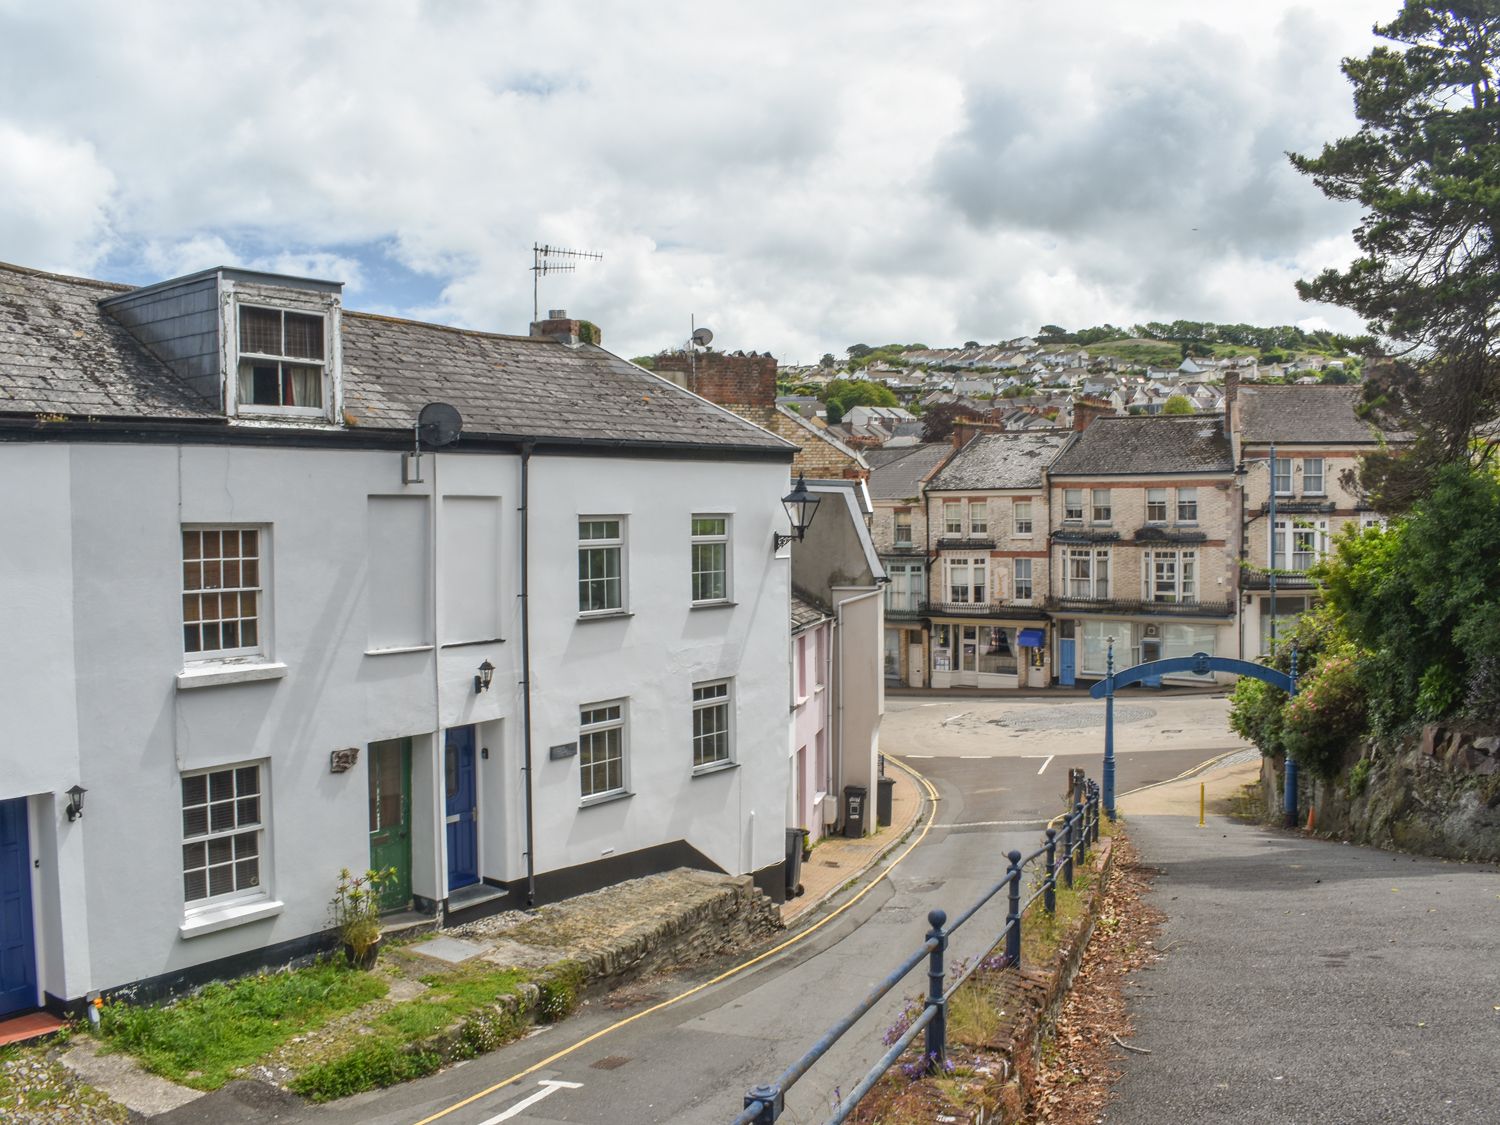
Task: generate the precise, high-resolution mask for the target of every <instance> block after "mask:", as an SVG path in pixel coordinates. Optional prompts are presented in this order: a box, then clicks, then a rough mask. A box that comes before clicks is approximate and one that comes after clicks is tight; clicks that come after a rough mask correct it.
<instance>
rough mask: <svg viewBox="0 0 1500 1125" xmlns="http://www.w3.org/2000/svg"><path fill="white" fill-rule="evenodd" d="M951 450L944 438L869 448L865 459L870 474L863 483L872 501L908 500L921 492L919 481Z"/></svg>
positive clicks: (941, 461) (925, 477)
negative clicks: (915, 443)
mask: <svg viewBox="0 0 1500 1125" xmlns="http://www.w3.org/2000/svg"><path fill="white" fill-rule="evenodd" d="M952 452H953V446H952V445H951V444H949V443H948V442H946V441H932V442H927V443H926V444H924V445H910V446H906V447H904V448H900V449H868V450H866V451H865V460H866V461H867V462H869V465H870V476H869V479H868V480H867V481H866V482H865V485H866V487H867V488H868V489H869V490H870V499H872V500H909V499H911V498H912V497H914V496H916V495H917V493H918V492H919V491H921V486H922V482H923V481H924V480H926V479H927V476H928V474H930V473H931V472H932V471H933V469H935V468H937V467H938V466H939V465H941V464H942V463H943V458H945V457H947V456H948V455H949V454H950V453H952Z"/></svg>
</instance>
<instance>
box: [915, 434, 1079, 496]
mask: <svg viewBox="0 0 1500 1125" xmlns="http://www.w3.org/2000/svg"><path fill="white" fill-rule="evenodd" d="M1068 437H1069V432H1068V431H1066V430H1038V431H1019V432H1015V431H1007V432H1004V433H998V434H979V435H978V436H977V437H974V438H973V439H971V440H970V441H969V443H968V444H967V445H965V446H964V447H963V448H962V449H961V450H959V451H958V453H957V454H955V455H954V457H953V460H951V461H949V462H948V464H947V465H945V466H944V467H943V471H942V472H940V473H938V475H937V476H936V477H934V478H933V481H932V484H931V485H930V486H929V487H930V488H932V489H934V490H939V491H948V490H953V489H963V490H971V489H990V488H1040V487H1041V485H1042V473H1043V471H1044V470H1045V469H1047V467H1048V466H1049V465H1051V464H1052V460H1053V458H1055V457H1056V456H1057V453H1058V450H1060V449H1061V448H1062V447H1063V444H1064V443H1065V442H1066V441H1067V440H1068Z"/></svg>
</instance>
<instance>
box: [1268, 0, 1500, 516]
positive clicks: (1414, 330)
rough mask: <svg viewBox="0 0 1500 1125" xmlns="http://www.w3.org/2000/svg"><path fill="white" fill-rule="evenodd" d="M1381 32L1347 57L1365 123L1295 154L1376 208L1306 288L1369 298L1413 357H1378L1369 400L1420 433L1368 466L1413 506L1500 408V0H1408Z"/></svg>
mask: <svg viewBox="0 0 1500 1125" xmlns="http://www.w3.org/2000/svg"><path fill="white" fill-rule="evenodd" d="M1375 33H1376V34H1377V35H1380V36H1382V37H1383V38H1385V39H1388V40H1390V41H1391V44H1392V45H1389V46H1388V45H1382V46H1378V47H1376V48H1375V49H1374V50H1373V51H1372V52H1370V54H1369V55H1368V56H1366V57H1365V58H1360V59H1354V58H1350V59H1345V60H1344V63H1343V70H1344V74H1345V75H1346V76H1347V77H1348V78H1349V81H1350V82H1351V83H1352V84H1353V86H1354V110H1355V114H1356V116H1357V117H1358V118H1359V121H1360V127H1359V130H1358V131H1357V132H1356V133H1355V134H1354V135H1353V136H1351V137H1343V138H1341V139H1339V140H1336V141H1333V142H1331V143H1329V144H1325V145H1324V146H1323V150H1322V152H1321V153H1320V154H1318V155H1317V156H1305V155H1297V154H1288V155H1289V157H1290V159H1291V162H1292V165H1293V167H1295V168H1296V169H1297V170H1298V171H1299V172H1303V173H1304V174H1306V175H1308V176H1310V177H1311V178H1312V180H1313V182H1314V183H1315V184H1316V185H1317V186H1318V188H1319V189H1320V190H1321V191H1322V192H1323V193H1324V194H1325V195H1327V196H1329V197H1330V198H1332V199H1338V200H1347V201H1357V202H1359V203H1360V204H1362V205H1363V206H1364V208H1365V214H1364V217H1363V219H1362V220H1361V222H1360V224H1359V226H1358V227H1356V228H1355V230H1354V239H1355V242H1356V243H1357V244H1358V245H1359V248H1360V257H1358V258H1357V259H1356V260H1355V261H1354V262H1353V263H1351V264H1350V265H1349V267H1348V268H1347V269H1343V270H1338V269H1327V270H1324V271H1323V272H1322V273H1321V274H1319V275H1318V276H1317V277H1315V278H1313V279H1312V280H1311V281H1299V282H1298V283H1297V291H1298V293H1299V294H1301V296H1302V298H1303V299H1304V300H1309V301H1327V302H1330V303H1332V304H1336V305H1343V306H1344V307H1346V308H1349V309H1352V310H1354V311H1355V312H1357V313H1359V314H1360V315H1361V316H1363V317H1365V319H1366V320H1367V321H1368V324H1369V330H1370V331H1371V332H1372V333H1375V334H1377V335H1379V336H1381V337H1384V338H1385V339H1386V340H1387V341H1389V342H1390V344H1391V345H1392V346H1393V347H1394V348H1395V349H1396V350H1398V351H1400V352H1401V353H1402V354H1403V356H1404V361H1403V362H1400V363H1387V364H1379V365H1373V364H1372V365H1368V366H1367V367H1366V371H1365V375H1366V379H1365V402H1366V405H1367V407H1368V409H1369V411H1370V412H1371V414H1372V415H1373V416H1374V417H1375V418H1376V419H1377V420H1379V421H1381V422H1382V423H1383V424H1385V425H1386V426H1387V427H1388V428H1392V429H1406V430H1409V431H1410V432H1412V434H1413V435H1414V436H1415V439H1416V440H1415V445H1414V448H1413V450H1412V451H1411V454H1410V455H1409V456H1407V457H1404V458H1402V459H1401V461H1400V462H1399V463H1397V462H1395V461H1393V460H1392V459H1391V458H1390V457H1389V456H1385V457H1380V456H1377V457H1374V458H1371V459H1368V460H1367V464H1366V470H1365V472H1364V474H1363V475H1362V478H1361V479H1362V481H1363V482H1364V483H1365V484H1366V485H1367V486H1370V487H1373V488H1374V489H1375V491H1376V492H1377V496H1376V500H1377V502H1378V503H1379V504H1380V505H1381V506H1382V507H1383V508H1386V509H1388V510H1400V509H1405V508H1406V507H1408V506H1410V504H1411V503H1413V502H1414V501H1415V500H1416V498H1417V497H1419V496H1421V495H1423V494H1425V493H1426V492H1427V491H1428V490H1429V489H1430V487H1431V484H1432V482H1433V480H1434V479H1435V477H1436V474H1437V470H1438V468H1439V467H1440V466H1441V465H1443V464H1445V463H1449V462H1453V461H1459V460H1464V459H1467V458H1468V457H1469V456H1470V453H1471V447H1472V441H1473V437H1474V434H1475V431H1476V430H1477V429H1478V428H1479V427H1480V426H1482V425H1483V424H1484V423H1486V422H1488V421H1489V420H1491V419H1493V418H1494V417H1495V416H1496V414H1497V413H1500V356H1497V350H1500V349H1497V343H1500V90H1497V87H1496V72H1497V64H1500V4H1497V3H1496V0H1458V2H1449V3H1438V2H1436V0H1406V3H1405V4H1404V6H1403V7H1402V9H1401V11H1400V12H1399V13H1398V14H1397V16H1396V18H1395V19H1393V20H1392V21H1391V22H1390V23H1388V24H1386V25H1385V26H1383V27H1382V26H1377V27H1376V28H1375Z"/></svg>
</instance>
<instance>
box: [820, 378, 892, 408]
mask: <svg viewBox="0 0 1500 1125" xmlns="http://www.w3.org/2000/svg"><path fill="white" fill-rule="evenodd" d="M823 401H824V402H825V403H826V404H828V405H829V406H832V405H833V404H834V403H835V402H837V403H838V404H839V408H840V409H839V413H840V416H842V415H843V414H846V413H848V411H849V408H850V407H853V406H896V405H897V404H898V402H899V400H898V399H897V398H896V392H894V391H893V390H891V388H890V387H887V386H884V385H882V384H880V383H872V382H870V381H869V380H867V379H834V380H831V381H830V382H829V384H828V386H826V387H825V388H823Z"/></svg>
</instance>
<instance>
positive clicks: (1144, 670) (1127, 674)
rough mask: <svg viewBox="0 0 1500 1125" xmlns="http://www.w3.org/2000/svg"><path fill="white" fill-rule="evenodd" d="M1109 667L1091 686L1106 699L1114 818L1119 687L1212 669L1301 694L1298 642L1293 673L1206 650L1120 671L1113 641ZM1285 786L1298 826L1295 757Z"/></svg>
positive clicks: (1289, 812)
mask: <svg viewBox="0 0 1500 1125" xmlns="http://www.w3.org/2000/svg"><path fill="white" fill-rule="evenodd" d="M1106 667H1107V668H1108V671H1107V672H1106V673H1105V676H1104V679H1102V680H1100V681H1099V682H1098V683H1097V684H1095V685H1094V686H1093V687H1091V688H1089V694H1090V695H1091V696H1093V697H1094V698H1095V699H1102V700H1104V811H1105V813H1106V814H1108V816H1109V819H1110V820H1114V818H1115V689H1116V688H1120V687H1128V686H1129V685H1131V684H1134V683H1139V682H1140V681H1141V680H1146V679H1159V678H1160V677H1161V676H1164V675H1169V674H1172V673H1175V672H1191V673H1193V674H1195V675H1199V676H1206V675H1208V674H1209V673H1210V672H1232V673H1233V674H1234V675H1236V676H1251V677H1253V678H1254V679H1257V680H1264V681H1265V682H1266V683H1268V684H1271V685H1272V686H1273V687H1279V688H1280V689H1281V690H1282V691H1284V692H1286V693H1287V694H1288V695H1296V694H1297V648H1296V646H1295V645H1293V646H1292V670H1291V673H1290V674H1288V673H1286V672H1282V671H1280V670H1278V669H1276V668H1268V667H1267V666H1266V665H1264V664H1256V663H1254V662H1252V661H1249V660H1235V659H1233V658H1232V657H1228V656H1209V655H1208V653H1206V652H1195V653H1193V655H1192V656H1173V657H1168V658H1167V659H1166V660H1148V661H1147V662H1146V663H1144V664H1137V665H1136V666H1135V667H1133V668H1126V669H1124V670H1123V671H1120V672H1116V671H1115V648H1114V645H1113V644H1112V643H1111V645H1110V646H1109V656H1108V658H1107V664H1106ZM1284 789H1285V800H1284V802H1283V806H1282V807H1283V808H1284V809H1285V811H1286V822H1287V824H1288V825H1289V826H1290V827H1293V828H1295V827H1296V826H1297V763H1296V762H1295V761H1293V760H1292V759H1291V757H1288V758H1287V760H1286V780H1285V783H1284Z"/></svg>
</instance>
